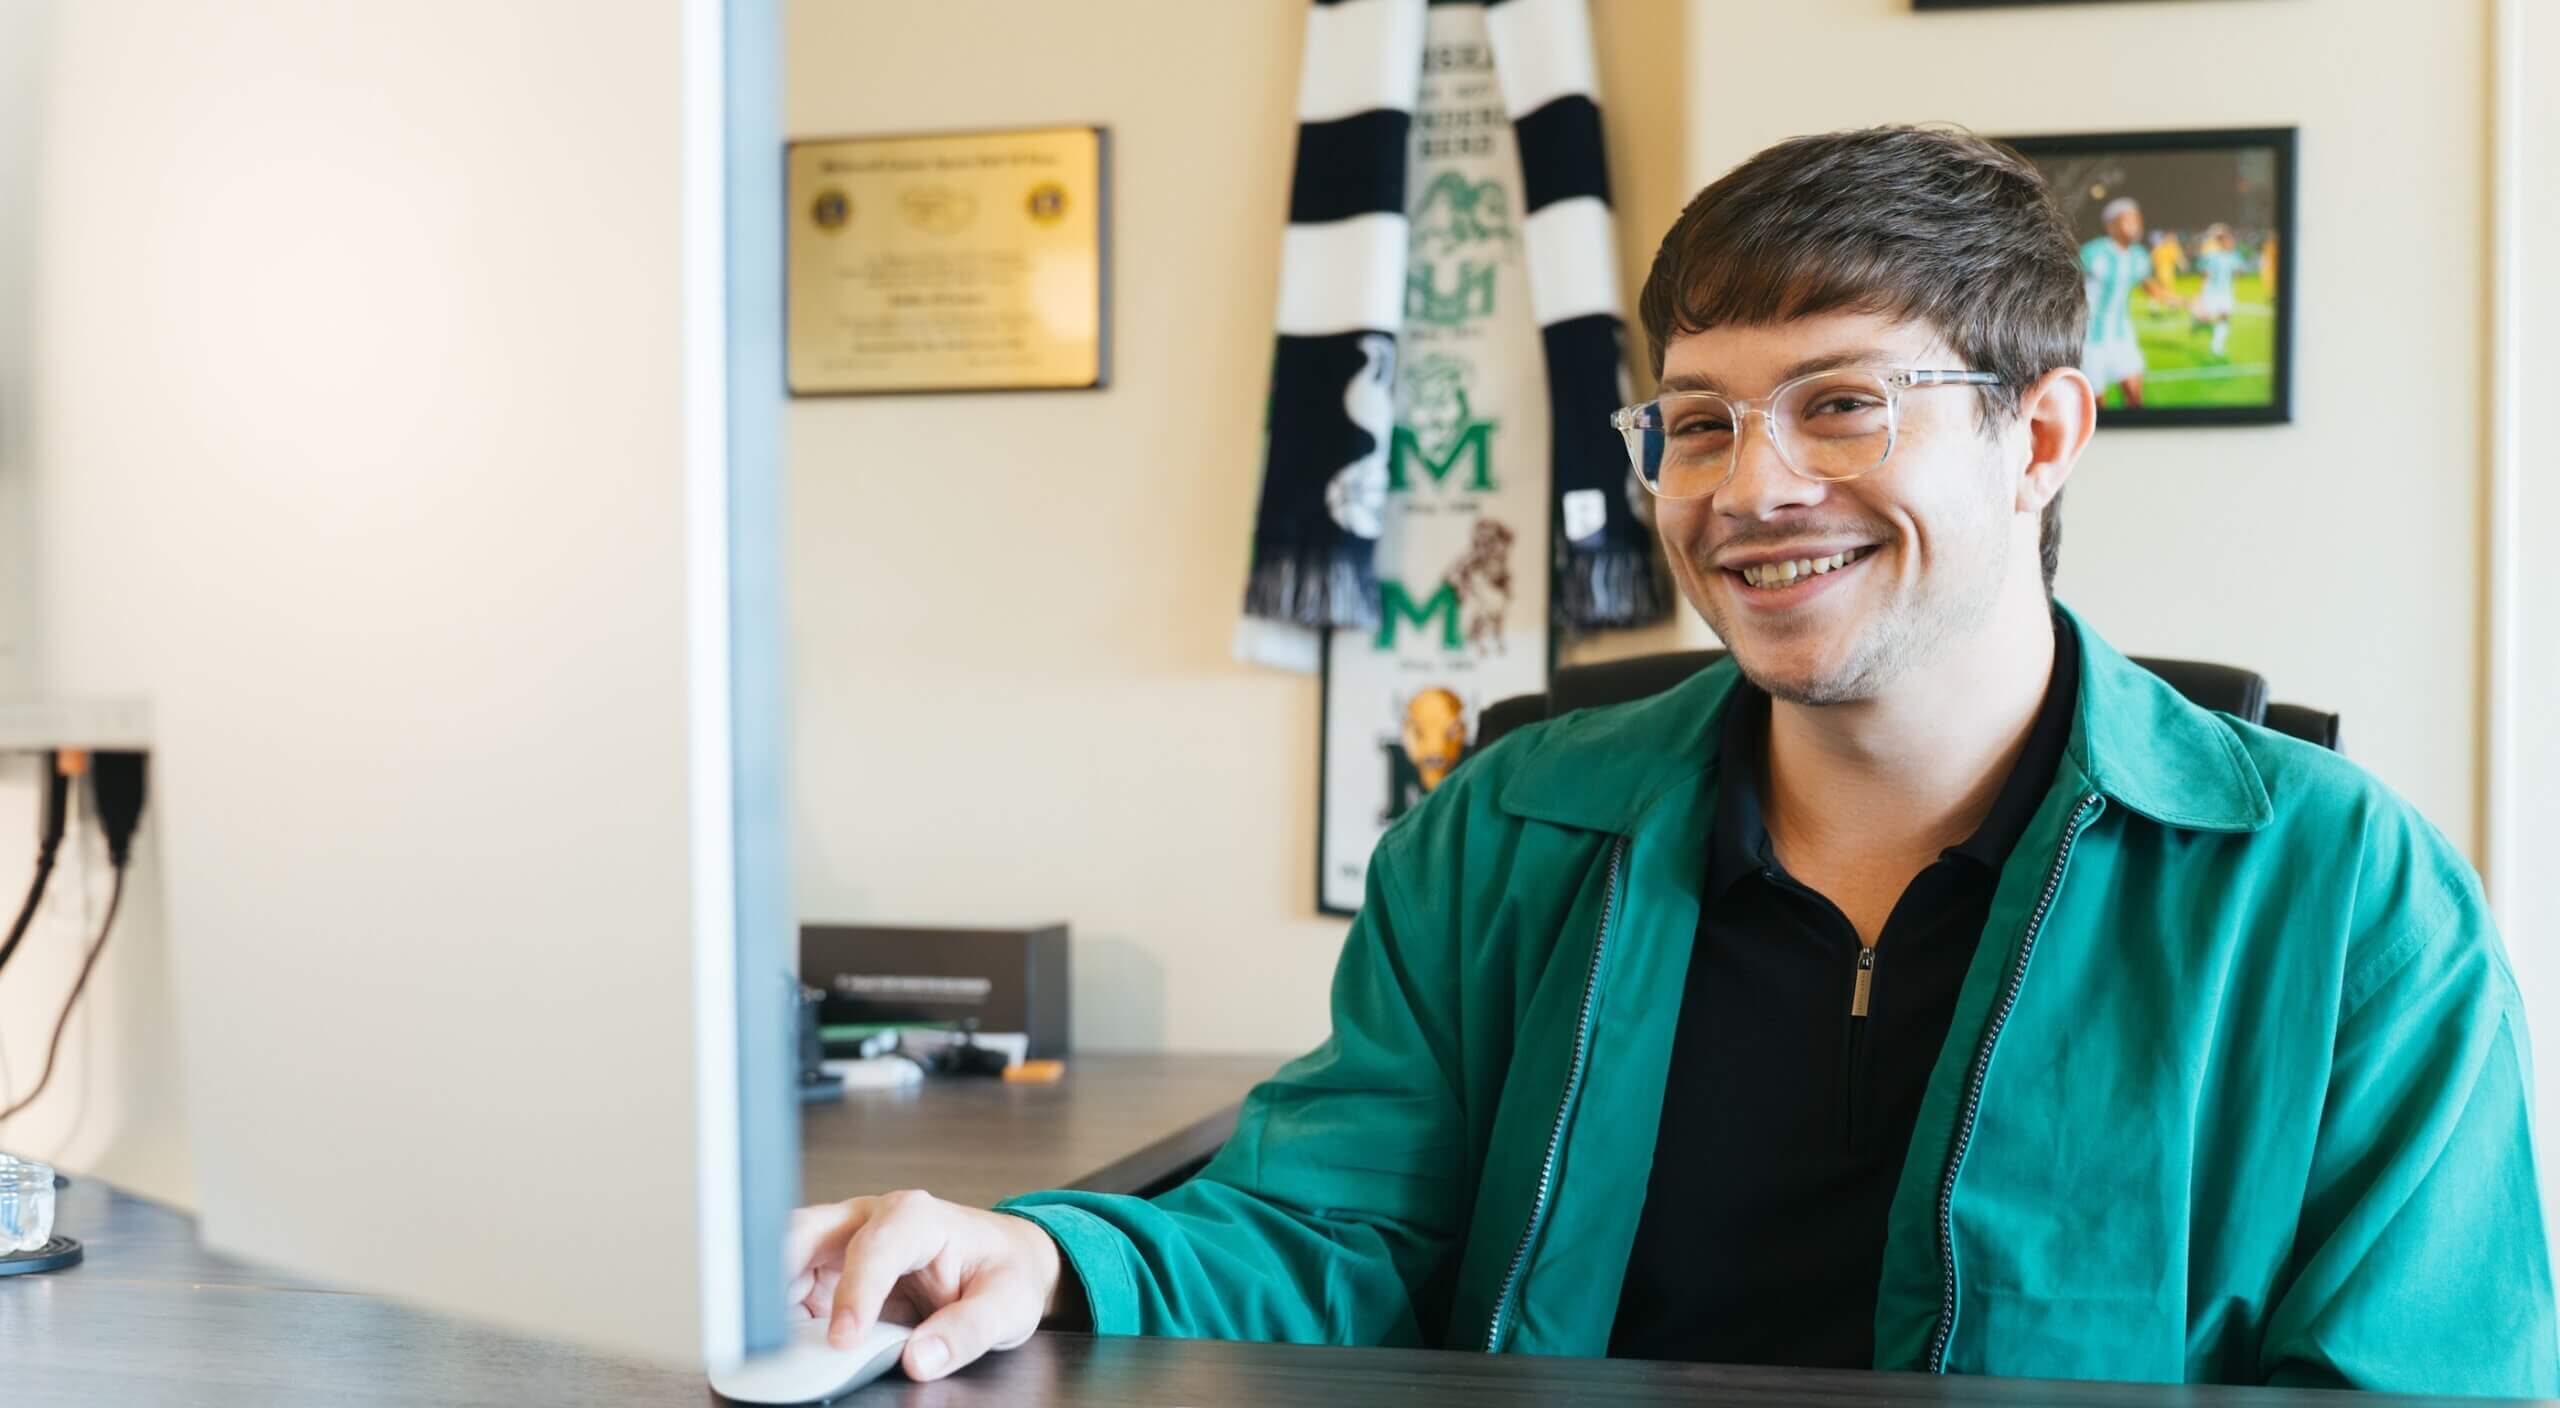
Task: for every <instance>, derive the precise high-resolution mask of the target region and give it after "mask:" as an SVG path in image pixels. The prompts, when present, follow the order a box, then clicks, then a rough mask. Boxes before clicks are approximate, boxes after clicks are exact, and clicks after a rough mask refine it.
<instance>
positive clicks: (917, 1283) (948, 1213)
mask: <svg viewBox="0 0 2560 1408" xmlns="http://www.w3.org/2000/svg"><path fill="white" fill-rule="evenodd" d="M782 1258H783V1263H782V1264H783V1265H784V1266H785V1267H787V1268H788V1269H789V1270H790V1272H791V1288H790V1290H789V1292H788V1293H787V1298H788V1299H789V1300H790V1301H791V1302H792V1303H793V1304H795V1305H801V1306H805V1307H806V1308H807V1309H808V1311H809V1313H810V1314H811V1315H812V1316H823V1317H826V1318H828V1319H830V1320H831V1321H832V1322H833V1323H832V1325H831V1326H830V1327H829V1329H828V1332H827V1338H828V1342H829V1343H831V1344H834V1345H837V1346H838V1347H844V1346H848V1345H851V1344H852V1343H853V1342H854V1340H855V1339H856V1338H857V1337H859V1336H860V1335H861V1334H862V1333H863V1332H864V1331H865V1330H868V1329H869V1328H870V1327H871V1326H872V1324H873V1323H874V1322H876V1321H878V1320H880V1319H881V1318H882V1317H883V1316H884V1314H885V1316H886V1317H887V1318H888V1319H890V1320H893V1321H902V1322H905V1323H909V1324H912V1325H914V1326H915V1335H914V1337H913V1338H911V1339H909V1340H908V1341H907V1348H906V1353H905V1354H904V1356H903V1357H902V1358H901V1360H900V1364H901V1367H903V1368H904V1369H905V1370H906V1371H907V1377H908V1378H911V1379H915V1380H917V1381H919V1382H922V1381H923V1380H926V1379H936V1378H940V1377H942V1376H943V1375H945V1374H948V1373H950V1372H951V1371H953V1370H955V1369H958V1368H960V1367H961V1366H962V1365H964V1364H967V1363H969V1362H970V1361H972V1360H974V1359H976V1358H977V1357H978V1356H979V1355H981V1354H984V1353H986V1352H987V1351H988V1350H991V1349H1012V1348H1014V1347H1015V1346H1017V1345H1019V1344H1021V1343H1022V1342H1023V1341H1024V1340H1027V1339H1029V1338H1031V1332H1032V1331H1034V1330H1037V1329H1039V1328H1040V1321H1041V1320H1042V1319H1043V1318H1044V1317H1046V1316H1047V1315H1049V1314H1050V1313H1051V1312H1052V1311H1054V1310H1055V1309H1056V1305H1057V1298H1058V1282H1059V1278H1060V1268H1059V1260H1058V1246H1057V1243H1055V1242H1053V1241H1051V1240H1049V1234H1048V1233H1046V1232H1043V1231H1041V1230H1040V1227H1039V1225H1038V1224H1037V1223H1033V1222H1029V1221H1026V1220H1025V1219H1022V1218H1019V1217H1007V1216H1005V1215H1004V1214H1002V1213H993V1212H981V1211H979V1210H978V1209H976V1208H964V1207H960V1206H958V1205H956V1204H953V1203H946V1202H944V1201H942V1200H941V1199H939V1198H936V1197H933V1196H932V1195H930V1194H927V1193H919V1192H915V1191H912V1190H910V1191H907V1192H903V1193H891V1194H888V1195H886V1196H884V1197H878V1198H854V1199H851V1200H850V1201H847V1202H841V1203H827V1204H824V1205H821V1206H818V1207H810V1208H801V1209H800V1210H798V1211H797V1212H794V1213H792V1214H791V1226H790V1229H789V1231H788V1232H787V1233H785V1235H784V1237H783V1244H782Z"/></svg>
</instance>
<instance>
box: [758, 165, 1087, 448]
mask: <svg viewBox="0 0 2560 1408" xmlns="http://www.w3.org/2000/svg"><path fill="white" fill-rule="evenodd" d="M1065 132H1089V133H1091V134H1092V135H1093V141H1094V180H1093V184H1094V201H1093V203H1094V229H1093V258H1094V297H1095V303H1096V307H1095V310H1094V343H1093V360H1094V375H1093V380H1091V381H1089V382H1078V383H1054V382H1020V383H993V382H981V383H970V384H948V385H915V386H879V387H834V386H803V385H802V384H801V383H800V381H799V379H798V378H797V377H796V376H794V375H793V368H792V366H791V327H792V323H793V320H794V318H795V315H796V314H797V313H798V311H799V308H800V302H801V300H800V297H799V296H798V294H797V291H796V290H795V289H794V288H793V286H792V278H793V274H792V260H791V248H792V243H793V241H794V240H795V239H797V238H798V224H799V221H798V216H799V210H798V204H797V202H798V199H799V194H800V193H799V192H797V191H795V190H794V189H793V188H792V183H791V169H792V166H793V163H794V158H795V157H796V155H797V153H798V152H799V151H800V149H801V148H803V147H861V146H864V145H868V144H873V143H879V144H889V143H914V142H938V141H951V142H966V141H983V140H985V139H987V138H991V137H1036V136H1045V135H1054V134H1058V133H1065ZM1111 145H1112V144H1111V128H1110V127H1109V126H1108V125H1106V124H1103V123H1098V122H1092V123H1088V122H1062V123H1046V124H1041V125H1038V126H1031V127H974V128H937V129H933V130H928V131H922V132H867V133H855V134H851V135H844V136H816V137H795V138H792V139H791V140H789V141H786V142H785V143H783V150H782V183H781V184H782V197H783V251H782V256H783V257H782V261H781V262H782V280H783V297H782V323H783V326H782V358H783V387H784V391H785V393H786V394H787V395H788V396H789V397H790V399H792V400H804V399H826V398H834V397H846V396H854V397H861V396H961V395H983V394H989V393H997V392H1025V391H1033V392H1039V391H1068V392H1073V391H1103V390H1108V389H1109V388H1110V385H1111V353H1112V342H1113V337H1112V331H1113V328H1112V323H1113V319H1112V313H1111V305H1112V292H1113V288H1112V277H1111V265H1112V258H1111V253H1112V249H1111V246H1112V240H1111V225H1112V220H1111V206H1112V191H1111V188H1112V174H1113V173H1112V164H1113V163H1112V150H1111Z"/></svg>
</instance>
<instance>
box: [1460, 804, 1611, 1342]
mask: <svg viewBox="0 0 2560 1408" xmlns="http://www.w3.org/2000/svg"><path fill="white" fill-rule="evenodd" d="M1626 855H1627V838H1626V837H1624V836H1621V837H1619V838H1618V839H1617V842H1616V843H1615V844H1614V845H1612V846H1611V847H1610V848H1609V887H1608V889H1607V890H1606V891H1605V892H1603V894H1602V896H1601V900H1600V932H1598V933H1597V934H1594V935H1592V937H1591V969H1590V971H1589V972H1587V973H1585V974H1584V975H1583V978H1582V1010H1581V1013H1580V1015H1579V1016H1577V1017H1576V1018H1575V1019H1574V1024H1573V1064H1572V1066H1571V1067H1569V1068H1568V1069H1567V1070H1566V1072H1565V1078H1564V1096H1563V1098H1561V1099H1559V1100H1558V1101H1556V1120H1555V1125H1554V1127H1553V1128H1551V1129H1549V1130H1548V1131H1547V1158H1546V1162H1545V1163H1543V1164H1541V1165H1539V1168H1538V1196H1537V1200H1536V1201H1534V1202H1532V1203H1531V1204H1530V1205H1529V1225H1528V1226H1526V1227H1523V1228H1521V1229H1520V1245H1519V1246H1517V1247H1514V1248H1513V1249H1512V1251H1511V1269H1510V1270H1508V1271H1505V1272H1504V1273H1503V1274H1502V1289H1501V1290H1500V1291H1498V1292H1496V1293H1495V1295H1494V1297H1493V1319H1492V1320H1491V1322H1490V1323H1488V1324H1487V1325H1486V1326H1485V1331H1484V1350H1485V1353H1487V1354H1491V1353H1493V1352H1494V1351H1495V1350H1497V1349H1498V1348H1500V1347H1501V1344H1502V1312H1503V1311H1504V1310H1505V1309H1507V1308H1508V1307H1509V1306H1510V1304H1511V1293H1512V1292H1513V1291H1514V1290H1516V1289H1518V1287H1519V1285H1520V1272H1521V1269H1522V1268H1523V1267H1525V1266H1526V1265H1528V1261H1529V1244H1530V1243H1531V1242H1533V1241H1535V1240H1537V1236H1538V1228H1539V1225H1540V1224H1542V1223H1543V1222H1545V1221H1546V1217H1547V1196H1548V1194H1549V1193H1551V1192H1553V1191H1554V1187H1555V1177H1556V1157H1557V1155H1559V1154H1560V1153H1562V1152H1563V1150H1564V1121H1565V1115H1566V1113H1567V1112H1568V1111H1570V1110H1572V1108H1573V1097H1574V1096H1575V1095H1576V1094H1578V1093H1579V1092H1580V1091H1581V1089H1582V1067H1583V1062H1584V1059H1585V1058H1586V1057H1588V1056H1589V1055H1590V1052H1591V1005H1592V1002H1593V1000H1594V999H1595V998H1596V997H1597V996H1598V995H1599V991H1600V955H1601V953H1602V951H1603V950H1605V949H1606V948H1607V947H1608V946H1609V921H1610V920H1611V919H1612V918H1614V917H1615V916H1616V915H1617V912H1618V870H1619V867H1620V865H1621V864H1622V863H1623V862H1624V861H1625V859H1626Z"/></svg>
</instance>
